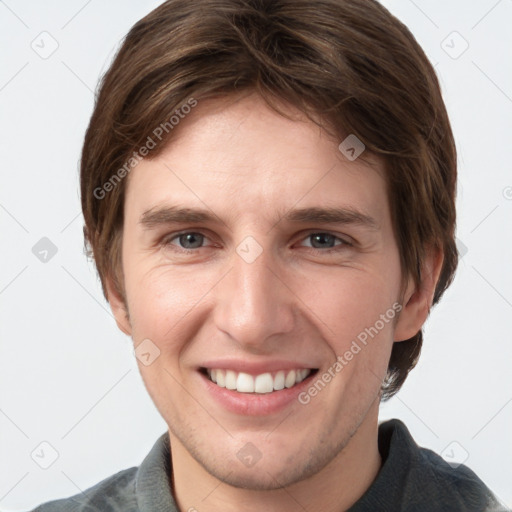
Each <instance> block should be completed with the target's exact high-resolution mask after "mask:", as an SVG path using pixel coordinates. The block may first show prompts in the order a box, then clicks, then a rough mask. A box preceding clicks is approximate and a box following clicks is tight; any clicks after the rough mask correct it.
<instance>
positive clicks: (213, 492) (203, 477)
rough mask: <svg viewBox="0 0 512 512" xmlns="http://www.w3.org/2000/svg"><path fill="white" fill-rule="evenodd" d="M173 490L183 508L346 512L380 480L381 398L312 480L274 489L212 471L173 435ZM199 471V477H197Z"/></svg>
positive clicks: (229, 511) (211, 511)
mask: <svg viewBox="0 0 512 512" xmlns="http://www.w3.org/2000/svg"><path fill="white" fill-rule="evenodd" d="M170 439H171V454H172V455H171V456H172V461H173V482H172V484H173V494H174V498H175V500H176V503H177V505H178V507H179V510H181V511H191V512H193V511H195V510H196V508H195V507H197V510H201V512H214V511H218V510H223V511H225V512H238V511H239V510H240V509H241V508H242V509H243V510H245V511H247V512H257V511H258V512H259V511H261V510H266V511H268V512H278V511H279V512H292V511H294V512H295V511H296V510H298V509H304V510H322V511H323V512H340V511H343V510H347V509H348V508H350V507H351V506H352V505H353V504H354V503H355V502H356V501H357V500H358V499H359V498H360V497H361V496H362V495H363V494H364V493H365V491H366V490H367V489H368V488H369V487H370V485H371V484H372V482H373V481H374V480H375V478H376V476H377V474H378V472H379V470H380V468H381V465H382V460H381V457H380V453H379V450H378V401H377V402H376V403H375V404H374V406H372V408H371V409H370V410H369V411H368V414H367V415H366V417H365V419H364V421H363V422H362V423H361V425H360V426H359V428H358V430H357V432H356V433H355V434H354V435H353V436H352V438H351V439H350V441H349V443H348V444H347V445H346V446H345V448H344V449H343V450H342V451H341V452H340V453H338V455H337V456H336V457H335V458H334V459H333V460H332V461H331V462H330V463H329V464H328V465H327V466H325V467H324V468H323V469H322V470H321V471H319V472H318V473H316V474H315V475H314V476H312V477H311V478H308V479H306V480H303V481H300V482H297V483H295V484H293V485H290V486H288V487H284V488H282V489H277V490H271V491H256V490H251V489H241V488H236V487H232V486H230V485H228V484H225V483H223V482H221V481H220V480H218V479H217V478H215V477H214V476H212V475H210V474H209V473H208V472H207V471H206V470H205V469H204V468H203V467H202V466H201V465H200V464H199V463H198V462H197V461H196V460H195V459H193V458H192V457H191V456H190V454H189V453H188V451H187V450H186V449H185V448H184V447H183V445H182V444H181V443H180V442H179V440H178V439H177V438H176V437H174V436H173V435H172V434H171V433H170ZM192 475H193V476H192Z"/></svg>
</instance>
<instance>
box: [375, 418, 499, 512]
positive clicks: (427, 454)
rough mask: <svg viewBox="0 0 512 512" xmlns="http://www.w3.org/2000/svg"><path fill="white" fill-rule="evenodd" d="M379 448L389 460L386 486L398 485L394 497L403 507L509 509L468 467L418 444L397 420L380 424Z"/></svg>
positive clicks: (488, 511) (489, 511)
mask: <svg viewBox="0 0 512 512" xmlns="http://www.w3.org/2000/svg"><path fill="white" fill-rule="evenodd" d="M379 450H380V451H381V454H382V455H383V459H384V460H385V461H386V462H385V464H384V467H386V471H384V472H383V473H384V475H386V478H385V479H384V480H385V481H386V482H385V483H386V485H387V486H390V485H391V486H392V487H399V489H397V493H396V495H395V498H396V502H397V503H400V505H401V507H403V508H400V510H417V511H421V510H425V511H428V512H433V511H435V510H454V511H456V510H460V511H475V512H476V511H479V512H498V511H506V509H505V508H504V507H503V506H502V505H500V503H499V502H498V500H497V499H496V497H495V496H494V494H493V493H492V491H491V490H490V489H489V488H488V487H487V486H486V485H485V484H484V482H483V481H482V480H481V479H480V478H479V477H478V476H477V475H476V474H475V473H474V472H473V471H472V470H471V469H470V468H469V467H467V466H466V465H464V464H449V463H448V462H446V461H445V460H444V459H443V458H442V457H441V456H440V455H438V454H437V453H435V452H434V451H432V450H430V449H428V448H424V447H421V446H418V445H417V444H416V442H415V441H414V439H413V438H412V436H411V434H410V432H409V430H408V429H407V427H406V426H405V424H404V423H403V422H402V421H400V420H398V419H393V420H389V421H386V422H384V423H381V424H380V425H379ZM384 475H383V476H384ZM382 483H384V482H382ZM388 488H389V487H388Z"/></svg>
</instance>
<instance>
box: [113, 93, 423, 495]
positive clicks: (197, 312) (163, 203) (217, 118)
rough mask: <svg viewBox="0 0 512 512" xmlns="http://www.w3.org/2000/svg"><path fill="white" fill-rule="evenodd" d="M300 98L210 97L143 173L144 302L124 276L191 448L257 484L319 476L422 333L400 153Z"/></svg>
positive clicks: (135, 321)
mask: <svg viewBox="0 0 512 512" xmlns="http://www.w3.org/2000/svg"><path fill="white" fill-rule="evenodd" d="M289 112H290V113H292V114H294V115H295V116H296V117H295V118H294V120H290V119H286V118H285V117H283V116H280V115H279V114H277V113H276V112H274V111H272V110H270V109H269V108H268V107H267V106H266V104H265V103H264V101H263V100H261V99H260V98H259V97H258V96H256V95H252V96H246V97H243V98H241V99H240V98H239V99H238V100H237V101H234V100H233V99H232V98H231V99H230V101H226V100H225V99H224V100H218V99H217V100H205V101H204V102H199V103H198V106H197V107H196V108H195V109H194V110H193V111H192V112H191V113H190V114H189V115H188V116H187V118H185V119H184V120H182V121H181V124H180V125H179V127H178V129H179V131H178V129H177V130H176V133H175V137H174V138H173V141H172V142H171V144H170V145H169V146H168V147H166V149H165V150H164V151H163V152H162V153H161V154H160V156H159V157H158V158H156V159H153V160H147V159H146V160H143V161H142V162H140V163H139V164H138V165H137V166H136V167H135V169H133V170H132V172H131V174H130V176H129V181H128V184H127V190H126V196H125V209H124V231H123V245H122V259H123V271H124V279H125V292H126V297H127V310H128V314H129V319H128V318H126V316H124V311H123V309H122V307H121V306H120V305H119V303H118V302H117V306H116V301H118V299H116V297H115V293H114V292H112V291H111V292H110V295H111V304H112V305H113V309H114V313H115V314H116V318H117V321H118V324H119V326H120V327H121V328H122V329H123V330H124V331H125V332H127V333H129V334H130V335H131V336H132V337H133V340H134V345H135V347H138V346H139V344H141V343H144V344H143V345H141V347H144V349H143V352H144V353H145V354H146V355H145V356H143V357H141V360H140V361H139V363H138V364H139V368H140V372H141V374H142V377H143V380H144V382H145V385H146V387H147V389H148V392H149V393H150V395H151V397H152V399H153V401H154V403H155V404H156V407H157V408H158V410H159V411H160V413H161V415H162V416H163V418H164V419H165V421H166V422H167V424H168V426H169V431H170V435H171V443H172V446H173V458H174V453H175V452H176V453H178V451H180V450H181V453H185V454H188V455H189V456H190V459H191V460H194V463H196V464H198V465H199V467H202V468H203V469H205V470H206V471H207V472H208V473H210V474H211V475H213V476H215V477H217V478H219V479H221V480H223V481H225V482H228V483H230V484H232V485H234V486H245V487H246V488H250V489H272V488H277V487H279V486H280V485H290V484H293V483H294V482H299V481H301V480H303V479H305V478H307V477H309V476H312V475H313V474H315V473H317V472H319V471H320V470H322V469H323V468H324V467H326V466H327V465H328V464H329V463H330V462H331V461H332V460H333V459H334V458H336V457H337V456H338V455H339V454H340V453H341V452H342V450H343V449H344V448H345V447H346V446H347V445H348V444H349V443H350V440H351V437H352V436H353V435H354V433H355V432H356V431H357V430H358V428H361V426H362V425H364V424H365V422H368V421H370V420H371V421H372V422H375V423H376V421H377V416H376V414H377V410H378V401H379V390H380V386H381V381H382V379H383V377H384V375H385V373H386V368H387V363H388V360H389V356H390V353H391V347H392V344H393V340H394V339H395V340H397V339H400V337H402V338H403V339H405V337H408V336H409V335H411V336H412V335H413V334H415V332H416V331H415V332H413V333H412V334H410V333H409V332H405V330H406V329H407V328H406V327H402V324H403V323H404V322H406V321H407V312H406V311H402V315H401V316H400V318H399V319H398V321H397V317H398V311H399V310H400V306H399V305H398V302H399V301H400V298H401V297H400V290H401V289H400V284H401V269H400V263H399V254H398V249H397V245H396V242H395V239H394V236H393V230H392V224H391V218H390V211H389V205H388V200H387V196H386V189H385V180H384V170H383V166H382V163H381V162H379V161H377V160H376V159H375V158H370V157H369V156H368V155H365V156H367V158H365V160H367V161H366V162H363V161H362V159H361V158H359V159H356V160H355V161H349V160H348V159H347V158H345V156H343V155H342V154H341V152H340V151H339V150H338V144H339V142H341V141H333V140H332V139H329V138H328V137H327V136H326V134H325V133H324V132H322V131H321V130H320V129H319V128H318V127H317V126H316V125H315V124H313V123H312V122H311V121H307V120H305V118H304V117H303V116H300V114H299V112H298V111H295V110H294V109H293V108H292V107H289ZM109 298H110V297H109ZM404 318H405V320H404ZM401 329H402V330H401ZM363 340H365V341H363ZM357 347H359V348H357ZM148 354H149V355H148ZM144 358H145V359H144ZM214 380H216V381H217V382H216V383H215V382H213V381H214Z"/></svg>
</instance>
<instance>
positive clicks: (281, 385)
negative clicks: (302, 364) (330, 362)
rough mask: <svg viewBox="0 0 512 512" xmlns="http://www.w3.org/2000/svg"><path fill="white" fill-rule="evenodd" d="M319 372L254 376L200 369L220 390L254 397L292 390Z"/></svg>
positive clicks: (298, 369)
mask: <svg viewBox="0 0 512 512" xmlns="http://www.w3.org/2000/svg"><path fill="white" fill-rule="evenodd" d="M317 371H318V369H317V368H295V369H292V370H278V371H273V372H264V373H260V374H258V375H252V374H250V373H245V372H237V371H234V370H227V369H222V368H201V369H200V372H201V373H202V374H203V375H205V376H206V377H207V378H208V379H209V380H210V381H211V382H213V383H214V384H216V386H218V387H219V388H225V389H228V390H231V391H236V392H238V393H245V394H253V395H257V394H260V395H265V394H271V393H276V392H279V391H282V390H284V389H291V388H293V387H295V386H297V385H298V384H300V383H301V382H303V381H304V380H306V379H307V378H309V377H311V376H312V375H314V374H315V373H316V372H317Z"/></svg>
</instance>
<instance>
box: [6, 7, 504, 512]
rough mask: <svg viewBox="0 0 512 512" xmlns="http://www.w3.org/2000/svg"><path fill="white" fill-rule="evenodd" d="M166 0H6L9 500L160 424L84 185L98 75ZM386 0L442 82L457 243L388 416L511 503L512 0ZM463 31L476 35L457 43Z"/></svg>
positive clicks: (52, 485)
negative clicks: (124, 329)
mask: <svg viewBox="0 0 512 512" xmlns="http://www.w3.org/2000/svg"><path fill="white" fill-rule="evenodd" d="M159 3H160V1H149V0H138V1H137V2H135V1H131V2H127V1H121V0H113V1H110V2H104V1H101V2H100V1H99V0H92V1H91V0H89V1H88V2H87V1H84V0H73V1H66V2H64V1H63V0H60V1H57V0H53V1H45V2H36V1H28V0H27V1H21V0H20V1H16V0H7V1H6V2H0V43H1V44H0V48H1V50H0V51H1V53H2V58H1V62H2V65H1V67H0V111H1V122H0V130H1V131H0V151H1V161H0V169H1V170H0V173H1V185H0V223H1V249H2V250H1V253H0V254H1V265H0V315H1V317H0V336H1V346H0V347H1V348H0V350H1V353H0V390H1V395H0V461H1V468H0V507H1V509H2V510H5V511H20V510H27V509H30V508H31V507H33V506H35V505H36V504H39V503H41V502H43V501H47V500H50V499H55V498H58V497H65V496H70V495H72V494H76V493H78V492H80V490H84V489H87V488H88V487H90V486H92V485H94V484H95V483H97V482H99V481H100V480H102V479H103V478H106V477H107V476H109V475H112V474H114V473H115V472H117V471H120V470H121V469H124V468H127V467H131V466H135V465H138V464H140V462H141V460H142V459H143V457H144V456H145V455H146V454H147V452H148V451H149V449H150V448H151V446H152V445H153V443H154V441H155V440H156V438H157V436H159V435H160V434H161V433H163V432H164V431H165V430H166V425H165V423H164V422H163V420H162V419H161V418H160V416H159V414H158V413H157V411H156V409H155V407H154V406H153V404H152V402H151V400H150V398H149V396H148V395H147V393H146V390H145V388H144V386H143V383H142V381H141V378H140V376H139V373H138V370H137V366H136V364H135V360H134V356H133V355H132V349H131V340H130V339H129V338H127V337H126V336H124V335H123V334H122V333H120V332H119V331H118V330H117V327H116V325H115V323H114V320H113V318H112V315H111V314H110V311H109V310H108V306H107V304H106V302H105V301H104V299H103V296H102V293H101V289H100V284H99V280H98V279H97V277H96V274H95V270H94V267H93V266H92V264H91V263H88V262H87V260H86V258H85V256H84V255H83V252H82V243H83V240H82V216H81V212H80V204H79V187H78V159H79V154H80V150H81V145H82V141H83V136H84V132H85V129H86V126H87V124H88V121H89V117H90V115H91V113H92V108H93V100H94V95H93V91H94V90H95V87H96V84H97V81H98V78H99V77H100V75H101V74H102V73H103V72H104V71H105V70H106V69H107V67H108V65H109V63H110V61H111V59H112V57H113V55H114V52H115V50H116V49H117V48H118V45H119V42H120V40H121V38H122V37H123V36H124V35H125V34H126V32H127V31H128V30H129V28H130V27H131V26H132V25H133V23H135V22H136V21H137V20H138V19H139V18H141V17H142V16H143V15H145V14H146V13H148V12H149V11H150V10H152V9H153V8H155V7H156V6H157V5H158V4H159ZM384 4H385V5H386V6H387V7H388V8H389V9H390V10H391V11H392V12H393V13H394V14H395V15H396V16H398V17H399V18H400V19H401V20H402V21H403V22H404V23H405V24H406V25H407V26H408V27H409V28H410V30H411V31H412V32H413V34H414V35H415V36H416V38H417V39H418V41H419V42H420V44H421V45H422V46H423V48H424V49H425V51H426V53H427V55H428V56H429V58H430V59H431V61H432V63H433V64H434V65H435V68H436V70H437V72H438V75H439V77H440V80H441V83H442V87H443V93H444V96H445V100H446V104H447V108H448V111H449V114H450V117H451V120H452V125H453V130H454V132H455V136H456V141H457V145H458V151H459V185H458V199H457V206H458V230H457V236H458V239H459V241H460V242H459V243H460V248H461V252H463V253H464V254H463V258H462V259H461V262H460V266H459V269H458V273H457V277H456V279H455V282H454V283H453V285H452V286H451V288H450V289H449V290H448V292H447V293H446V294H445V296H444V298H443V299H442V301H441V303H440V304H439V305H438V306H436V307H435V308H434V309H433V311H432V315H431V317H430V319H429V320H428V322H427V325H426V332H425V343H424V348H423V352H422V356H421V359H420V363H419V365H418V367H417V368H416V369H415V370H414V371H413V372H412V373H411V374H410V376H409V378H408V380H407V381H406V384H405V386H404V387H403V389H402V391H401V392H400V393H399V395H398V396H396V397H395V398H393V399H392V400H391V401H390V402H388V403H386V404H384V405H383V406H382V408H381V419H382V420H384V419H387V418H391V417H397V418H401V419H402V420H403V421H404V422H405V423H406V425H407V426H408V428H409V429H410V431H411V433H412V435H413V437H414V438H415V439H416V441H417V442H418V444H420V445H423V446H426V447H429V448H431V449H433V450H435V451H436V452H438V453H443V454H447V453H448V454H450V453H451V454H452V455H453V456H455V457H459V458H461V457H462V458H463V457H464V456H466V452H467V455H468V458H467V460H466V462H465V463H466V464H467V465H468V466H469V467H471V468H472V469H473V470H474V471H475V472H476V473H477V474H478V475H479V477H480V478H481V479H482V480H483V481H484V482H485V483H486V484H487V485H488V486H489V487H490V488H491V489H492V490H493V491H494V492H495V493H496V494H497V495H498V496H499V497H500V498H501V499H502V500H503V501H505V502H506V503H507V504H508V505H509V506H512V440H511V432H512V382H511V381H512V377H511V372H510V364H511V362H512V343H511V334H510V330H511V329H510V328H511V327H512V322H511V318H512V272H511V271H510V264H511V262H512V242H511V240H512V235H511V231H512V230H511V225H512V222H511V221H512V173H511V156H512V155H511V152H512V144H511V138H510V136H511V133H512V51H511V49H512V31H511V30H510V27H511V26H512V0H500V1H496V0H479V1H475V2H467V1H463V0H457V1H453V0H452V1H451V2H446V1H444V0H436V1H426V0H415V1H414V2H413V1H412V0H401V1H398V0H394V1H393V0H388V1H385V2H384ZM43 31H47V32H48V33H49V34H51V38H53V39H55V40H56V41H57V43H58V48H57V49H56V51H55V52H54V53H53V54H52V55H51V56H49V57H48V58H47V59H43V58H41V57H40V56H39V55H38V54H37V53H36V52H35V51H34V50H33V49H32V48H31V44H32V41H34V40H35V41H36V43H38V41H39V44H40V45H41V43H40V40H41V37H46V38H47V39H46V40H45V47H46V48H47V49H48V48H50V47H51V46H50V45H51V39H49V36H46V35H44V36H39V34H40V33H41V32H43ZM453 31H457V32H458V34H460V35H457V34H455V35H454V34H452V32H453ZM462 38H463V39H462ZM443 41H444V42H443ZM464 41H467V44H469V47H468V48H467V50H466V51H465V52H464V53H462V54H461V55H460V56H458V58H453V57H454V56H457V55H458V54H459V53H460V52H461V51H462V50H463V49H464V47H465V44H466V43H465V42H464ZM36 43H35V44H36ZM445 50H446V51H445ZM447 52H448V53H447ZM449 53H451V56H450V55H449ZM42 237H48V238H49V239H50V240H51V241H52V242H53V243H54V244H55V246H56V247H57V250H58V251H57V253H56V254H55V256H53V257H52V258H51V259H50V260H49V261H48V262H46V263H43V262H41V261H39V259H38V258H36V256H35V255H34V254H33V253H32V247H33V246H34V245H35V244H36V243H37V242H38V241H39V240H40V239H41V238H42ZM466 250H467V252H466ZM42 441H47V442H49V443H50V444H51V445H52V446H53V447H54V448H55V449H56V450H57V452H58V454H59V457H58V459H57V460H56V462H55V463H54V464H53V465H52V466H50V467H49V468H48V469H46V470H44V469H41V468H40V467H39V466H38V465H37V464H36V463H35V462H34V461H33V460H32V459H31V456H30V454H31V452H32V451H33V450H34V449H36V447H38V446H39V444H40V443H41V442H42ZM453 441H456V442H457V444H451V443H452V442H453ZM447 447H448V449H447V450H445V449H446V448H447Z"/></svg>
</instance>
